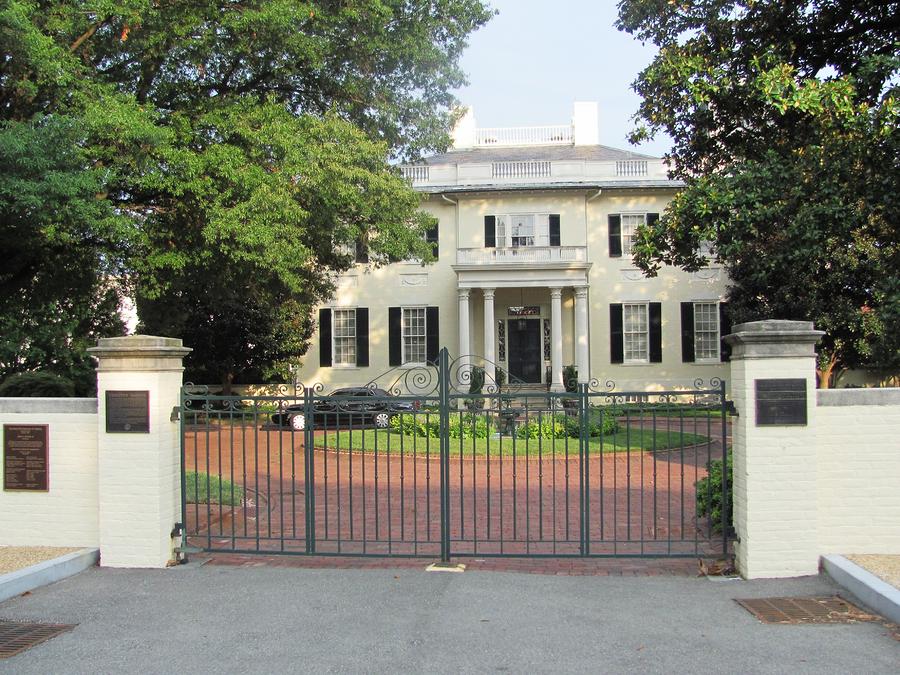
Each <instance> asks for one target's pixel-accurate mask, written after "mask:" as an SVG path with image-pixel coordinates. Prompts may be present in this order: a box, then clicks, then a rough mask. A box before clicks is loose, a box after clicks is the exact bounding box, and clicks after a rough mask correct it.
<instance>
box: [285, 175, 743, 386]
mask: <svg viewBox="0 0 900 675" xmlns="http://www.w3.org/2000/svg"><path fill="white" fill-rule="evenodd" d="M674 194H675V190H674V189H632V190H604V191H603V192H602V193H601V194H600V195H599V196H597V195H596V190H590V191H589V190H584V189H578V190H554V191H524V192H517V193H514V194H511V193H503V192H500V191H494V192H484V193H475V194H456V195H452V200H451V201H450V202H448V201H446V200H444V199H442V198H441V197H440V196H437V195H433V196H431V197H430V198H429V199H428V200H427V201H426V202H424V204H423V208H424V210H426V211H427V212H429V213H431V214H432V215H434V216H435V217H437V218H438V220H439V236H440V259H439V260H438V262H437V263H435V264H432V265H428V266H425V267H423V266H421V265H419V264H417V263H395V264H392V265H388V266H386V267H383V268H380V269H373V268H370V267H367V266H364V265H357V266H355V267H354V269H352V270H351V271H350V272H348V273H347V274H346V275H344V276H343V277H341V278H340V279H339V280H338V285H337V291H336V293H335V297H334V299H333V301H332V302H330V303H328V304H327V305H326V306H330V307H368V308H369V322H370V326H369V330H370V334H369V356H370V366H369V367H368V368H336V367H330V368H320V367H319V343H318V333H315V334H314V335H313V337H312V341H311V343H310V348H309V351H308V352H307V354H306V356H305V357H304V358H303V359H302V360H301V364H302V367H301V369H300V372H299V375H298V376H299V379H300V380H301V381H303V382H305V383H309V384H312V383H316V382H321V383H323V384H324V385H325V386H326V389H329V390H330V389H332V388H335V387H339V386H350V385H360V384H365V383H367V382H370V381H372V380H373V379H374V378H376V377H377V376H378V375H380V374H381V373H384V372H386V371H388V370H390V366H389V365H388V326H387V308H388V307H390V306H400V305H432V306H438V307H439V308H440V343H441V345H442V346H446V347H447V348H448V349H449V350H450V352H451V354H453V355H456V354H459V353H461V352H460V346H459V345H458V344H457V343H458V335H459V329H458V302H457V295H456V287H457V281H458V277H457V272H456V271H455V270H454V268H453V266H454V265H455V264H456V249H457V247H462V248H469V247H472V248H482V247H483V246H484V216H485V215H491V214H498V213H558V214H560V225H561V232H560V235H561V236H560V239H561V242H560V243H561V245H562V246H586V247H587V260H588V262H589V263H590V269H589V271H588V279H589V283H590V294H589V305H590V311H589V326H588V332H589V334H590V363H591V376H592V377H594V378H596V379H597V380H599V381H601V382H606V381H607V380H612V381H614V382H615V383H616V385H617V386H618V388H619V389H620V390H635V389H637V390H648V389H649V390H660V389H665V388H674V387H682V388H684V387H691V386H693V383H694V381H695V380H696V379H698V378H700V379H702V380H703V381H704V383H705V384H706V385H708V384H709V381H710V380H711V379H712V378H724V379H725V380H726V384H727V381H728V376H727V373H728V364H727V363H710V364H704V363H683V362H682V361H681V313H680V312H681V308H680V303H681V302H682V301H689V300H719V299H720V298H722V297H723V295H724V292H725V286H726V279H725V275H724V273H723V272H722V271H721V270H720V269H717V268H712V269H710V270H706V271H704V272H701V273H697V274H687V273H685V272H682V271H680V270H675V269H663V270H661V271H660V273H659V276H657V277H656V278H654V279H647V278H645V277H644V276H643V275H641V274H640V273H639V272H638V271H637V269H636V268H635V267H634V266H633V264H632V263H631V261H630V260H629V259H628V258H625V257H621V258H610V257H609V231H608V215H609V214H610V213H622V212H641V213H647V212H652V213H662V212H663V211H664V210H665V206H666V204H667V203H668V202H669V200H670V199H671V198H672V197H673V196H674ZM453 200H455V201H457V202H458V204H459V206H458V207H457V206H456V205H455V204H454V203H453ZM484 268H485V273H480V274H481V275H482V276H483V277H484V278H485V279H487V278H491V277H492V276H493V277H497V275H502V277H503V278H504V279H505V280H507V281H509V280H523V281H526V280H533V279H534V278H537V277H539V276H540V274H541V272H539V271H535V270H529V269H527V268H518V269H505V270H503V271H500V266H496V265H494V266H491V265H485V266H484ZM491 269H493V271H489V270H491ZM570 273H571V276H572V278H573V279H574V278H575V277H577V276H579V275H581V278H582V279H583V278H584V277H583V274H584V272H583V271H582V270H570ZM498 278H499V277H498ZM413 283H415V284H416V285H411V284H413ZM560 285H562V286H564V287H565V290H564V291H563V365H566V364H570V363H573V362H574V361H575V355H574V351H573V339H574V308H573V301H572V291H571V288H570V286H567V285H566V284H565V283H562V284H560ZM642 300H643V301H654V302H656V301H658V302H661V303H662V312H663V316H662V318H663V326H662V327H663V335H662V342H663V345H662V347H663V349H662V357H663V361H662V363H654V364H644V365H614V364H611V363H610V346H609V343H610V335H609V305H610V303H619V302H627V301H642ZM482 302H483V300H482V295H481V292H480V291H479V290H473V291H472V293H471V296H470V307H471V315H470V335H471V337H472V346H471V349H474V350H475V352H476V353H482V352H483V334H484V330H483V324H482V316H483V310H482V307H483V304H482ZM520 304H528V305H540V306H541V307H542V315H543V316H546V317H549V316H550V293H549V291H548V290H547V289H544V288H540V289H530V288H513V289H506V288H499V289H498V291H497V294H496V298H495V305H494V315H495V317H496V318H497V319H498V320H499V319H502V318H505V317H507V312H506V308H507V307H508V306H510V305H520ZM463 351H464V352H468V351H469V349H465V350H463Z"/></svg>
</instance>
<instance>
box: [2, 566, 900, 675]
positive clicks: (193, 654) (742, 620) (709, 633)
mask: <svg viewBox="0 0 900 675" xmlns="http://www.w3.org/2000/svg"><path fill="white" fill-rule="evenodd" d="M835 593H837V587H836V586H834V585H833V584H832V583H830V582H829V581H828V580H827V579H825V578H820V577H808V578H803V579H793V580H777V581H769V580H766V581H752V582H751V581H740V580H715V581H713V580H709V579H706V578H688V577H631V578H628V577H590V576H585V577H577V576H567V577H562V576H551V575H538V574H516V573H507V572H471V571H470V572H465V573H463V574H454V573H448V572H425V571H424V570H422V571H420V570H415V569H368V570H367V569H363V570H354V569H304V568H275V567H265V566H261V567H231V566H218V565H215V566H214V565H205V566H196V564H191V565H186V566H182V567H180V568H175V569H169V570H113V569H100V568H94V569H90V570H88V571H86V572H83V573H81V574H79V575H77V576H74V577H72V578H69V579H66V580H64V581H61V582H58V583H56V584H53V585H51V586H47V587H44V588H41V589H38V590H36V591H34V592H32V593H31V594H29V595H26V596H22V597H18V598H15V599H12V600H9V601H7V602H5V603H2V604H0V619H7V620H34V621H41V622H58V623H76V624H78V626H77V627H76V628H75V629H74V630H73V631H72V632H69V633H65V634H63V635H61V636H59V637H56V638H54V639H52V640H50V641H48V642H45V643H43V644H41V645H38V646H36V647H34V648H32V649H30V650H28V651H26V652H24V653H23V654H20V655H18V656H15V657H12V658H9V659H5V660H0V673H21V674H26V673H41V674H45V673H172V672H189V673H208V672H209V673H231V672H240V673H286V672H317V673H318V672H360V673H362V672H366V673H386V672H416V673H421V672H430V673H432V672H436V673H443V672H447V673H450V672H454V673H455V672H488V671H500V672H516V673H521V672H529V673H533V672H555V673H558V672H594V673H626V672H641V673H656V672H659V673H663V672H664V673H688V672H690V673H707V672H709V673H713V672H714V673H731V672H740V673H792V674H793V673H892V674H894V675H896V674H897V673H898V672H900V642H898V641H897V640H896V639H894V638H892V637H891V636H890V631H889V630H888V629H887V628H885V627H884V626H883V625H881V624H879V623H858V624H850V625H803V626H794V625H765V624H762V623H760V622H758V621H757V620H756V619H755V618H754V617H753V616H751V615H750V614H749V613H748V612H747V611H746V610H745V609H743V608H742V607H740V606H739V605H737V603H735V602H734V598H750V597H773V596H786V595H787V596H814V595H832V594H835Z"/></svg>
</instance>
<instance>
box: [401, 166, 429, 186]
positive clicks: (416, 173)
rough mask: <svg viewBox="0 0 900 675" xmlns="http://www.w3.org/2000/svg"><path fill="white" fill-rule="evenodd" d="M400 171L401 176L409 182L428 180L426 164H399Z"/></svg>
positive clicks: (425, 181) (424, 181)
mask: <svg viewBox="0 0 900 675" xmlns="http://www.w3.org/2000/svg"><path fill="white" fill-rule="evenodd" d="M400 172H401V173H402V174H403V177H404V178H405V179H406V180H408V181H409V182H411V183H427V182H428V167H427V166H401V167H400Z"/></svg>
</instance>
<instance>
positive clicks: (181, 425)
mask: <svg viewBox="0 0 900 675" xmlns="http://www.w3.org/2000/svg"><path fill="white" fill-rule="evenodd" d="M178 412H179V415H178V431H179V443H180V445H181V458H180V459H181V462H180V463H181V546H182V548H186V547H187V540H188V526H187V485H186V483H187V471H186V469H187V466H186V464H187V460H186V458H185V449H186V443H185V438H184V435H185V433H186V430H185V418H186V417H187V408H186V406H185V391H184V387H181V389H180V391H179V392H178ZM196 445H197V444H196V443H194V447H195V450H194V452H196Z"/></svg>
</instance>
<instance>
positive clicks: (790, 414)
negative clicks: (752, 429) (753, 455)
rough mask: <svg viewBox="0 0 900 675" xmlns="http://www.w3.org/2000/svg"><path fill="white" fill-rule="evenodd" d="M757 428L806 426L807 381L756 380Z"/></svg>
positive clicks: (800, 378)
mask: <svg viewBox="0 0 900 675" xmlns="http://www.w3.org/2000/svg"><path fill="white" fill-rule="evenodd" d="M754 382H755V384H756V426H758V427H764V426H775V425H778V426H783V425H796V426H803V425H805V424H806V380H805V379H803V378H802V377H798V378H782V379H771V380H755V381H754Z"/></svg>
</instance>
